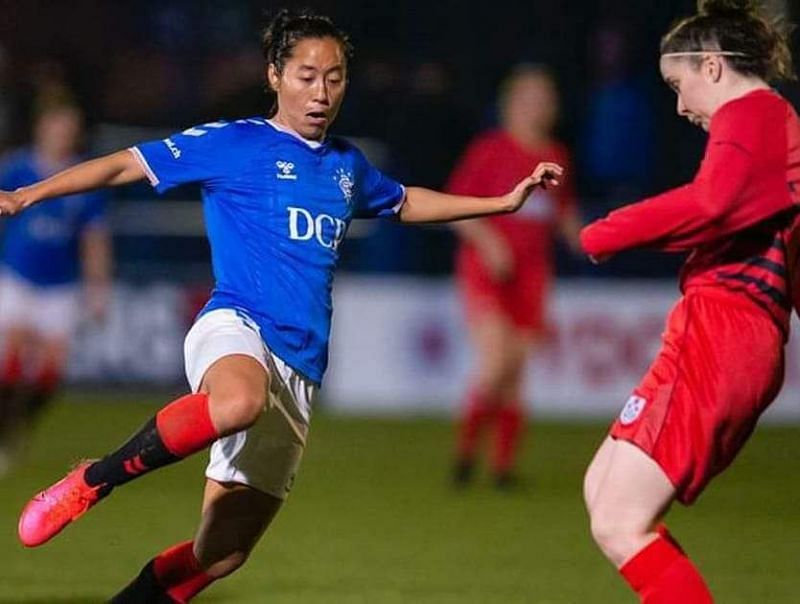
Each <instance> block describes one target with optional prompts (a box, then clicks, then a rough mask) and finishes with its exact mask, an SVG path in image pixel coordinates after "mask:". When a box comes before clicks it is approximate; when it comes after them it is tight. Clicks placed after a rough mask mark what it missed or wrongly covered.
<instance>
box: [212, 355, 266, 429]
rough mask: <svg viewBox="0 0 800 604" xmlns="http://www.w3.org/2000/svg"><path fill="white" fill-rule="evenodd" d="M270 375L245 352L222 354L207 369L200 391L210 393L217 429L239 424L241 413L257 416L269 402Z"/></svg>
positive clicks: (213, 419)
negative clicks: (267, 399) (267, 400)
mask: <svg viewBox="0 0 800 604" xmlns="http://www.w3.org/2000/svg"><path fill="white" fill-rule="evenodd" d="M269 381H270V375H269V372H268V371H267V369H266V368H265V367H264V365H263V364H261V363H260V362H259V361H258V360H256V359H255V358H253V357H252V356H249V355H246V354H229V355H226V356H223V357H221V358H219V359H217V360H216V361H214V363H213V364H212V365H211V366H210V367H209V368H208V370H207V371H206V372H205V374H204V375H203V379H202V381H201V383H200V388H199V390H200V392H203V393H205V394H208V400H209V410H210V413H211V421H212V422H213V423H214V426H216V427H217V428H218V429H222V430H223V431H224V430H225V427H227V426H231V427H233V426H236V425H238V424H241V423H250V422H248V421H243V420H242V416H247V417H251V418H254V417H256V416H257V415H258V414H259V413H260V410H261V409H263V408H264V405H265V404H266V397H267V393H268V392H269Z"/></svg>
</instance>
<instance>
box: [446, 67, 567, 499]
mask: <svg viewBox="0 0 800 604" xmlns="http://www.w3.org/2000/svg"><path fill="white" fill-rule="evenodd" d="M499 110H500V121H501V127H500V128H498V129H497V130H492V131H489V132H486V133H484V134H481V135H480V136H478V137H477V138H476V139H475V140H474V141H473V142H472V143H471V144H470V145H469V147H468V148H467V150H466V152H465V154H464V156H463V157H462V158H461V160H460V162H459V163H458V165H457V166H456V168H455V170H454V172H453V174H452V176H451V178H450V182H449V186H448V188H449V190H450V192H452V193H457V194H460V195H497V194H498V193H499V192H500V191H504V190H506V189H507V188H508V187H509V186H510V185H511V184H512V183H514V182H517V180H519V178H520V176H521V175H523V174H525V173H527V172H528V171H529V169H530V166H532V165H536V163H538V162H540V161H553V162H556V163H558V164H560V165H562V166H568V165H569V156H568V152H567V150H566V148H565V147H564V145H562V144H561V143H559V142H558V141H556V140H555V139H554V138H553V128H554V126H555V123H556V119H557V117H558V94H557V90H556V85H555V82H554V81H553V78H552V76H551V75H550V73H549V72H548V71H547V70H546V69H544V68H542V67H538V66H534V65H520V66H518V67H516V68H515V69H514V70H513V71H512V72H511V74H510V75H509V77H508V78H507V79H506V81H505V82H504V83H503V85H502V86H501V89H500V95H499ZM455 228H456V230H457V232H458V234H459V237H460V240H461V245H460V247H459V250H458V253H457V259H456V272H457V279H458V283H459V288H460V291H461V294H462V297H463V299H464V304H465V307H466V314H467V324H468V328H469V332H470V337H471V340H472V342H473V345H474V347H475V351H476V359H475V369H474V371H473V376H474V378H473V382H472V384H471V387H470V391H469V394H468V396H467V400H466V401H465V404H464V414H463V417H462V418H461V425H460V429H459V432H460V433H459V437H458V444H457V460H456V465H455V470H454V480H455V484H456V485H465V484H466V483H468V482H469V481H470V480H471V478H472V475H473V473H474V468H475V464H476V458H477V455H478V447H479V445H480V437H481V435H482V433H483V432H484V431H485V429H489V428H495V443H494V455H493V459H492V472H493V475H494V479H495V483H496V485H497V486H498V487H501V488H503V487H507V486H511V485H513V484H514V483H515V474H514V465H515V454H516V451H517V447H518V444H519V440H520V438H521V435H522V430H523V425H524V422H525V416H524V409H525V403H524V401H523V392H522V390H523V375H524V370H525V363H526V360H527V359H528V356H529V354H531V352H532V351H534V350H535V349H536V346H537V344H538V343H540V341H541V339H542V336H543V335H544V333H545V330H546V323H547V317H546V315H547V313H546V301H547V296H548V293H549V289H550V282H551V279H552V273H553V260H552V255H553V242H552V239H553V234H554V231H559V232H560V233H561V234H562V235H563V236H564V237H565V239H566V241H567V243H568V244H569V245H570V246H571V247H573V249H576V250H577V249H578V247H579V245H578V233H579V231H580V221H579V219H578V215H577V212H576V209H575V200H574V195H573V192H572V188H571V187H570V186H569V181H567V183H566V185H562V186H561V187H559V188H558V190H557V191H548V190H542V189H540V190H537V191H535V192H534V193H532V195H531V198H530V199H529V200H528V202H527V203H526V205H525V206H524V208H523V209H522V210H521V211H520V212H518V213H517V214H515V215H513V216H511V215H507V216H493V217H490V218H482V219H479V220H471V221H467V222H462V223H459V224H458V225H455Z"/></svg>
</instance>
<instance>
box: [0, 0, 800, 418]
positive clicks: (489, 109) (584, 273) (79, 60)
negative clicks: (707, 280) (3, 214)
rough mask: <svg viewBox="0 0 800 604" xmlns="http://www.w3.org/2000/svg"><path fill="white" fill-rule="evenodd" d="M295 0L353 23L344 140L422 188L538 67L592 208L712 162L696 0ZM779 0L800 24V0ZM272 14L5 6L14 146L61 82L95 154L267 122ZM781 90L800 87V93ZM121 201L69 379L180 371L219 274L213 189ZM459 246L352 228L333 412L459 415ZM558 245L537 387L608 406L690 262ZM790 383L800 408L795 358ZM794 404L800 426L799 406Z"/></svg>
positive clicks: (602, 410)
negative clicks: (680, 27)
mask: <svg viewBox="0 0 800 604" xmlns="http://www.w3.org/2000/svg"><path fill="white" fill-rule="evenodd" d="M283 4H284V5H286V6H290V7H291V6H295V7H299V6H311V7H313V8H315V9H317V10H318V11H320V12H323V13H326V14H329V15H331V16H332V17H333V18H334V20H335V21H336V22H337V23H338V24H339V25H340V26H341V27H342V28H343V29H345V30H346V31H348V32H349V33H350V34H351V36H352V41H353V43H354V45H355V48H356V54H355V60H354V62H353V64H352V68H351V72H350V78H351V82H350V88H349V91H348V95H347V98H346V101H345V104H344V108H343V110H342V112H341V114H340V116H339V118H338V121H337V122H336V123H335V124H334V128H333V132H334V133H335V134H339V135H343V136H347V137H351V138H352V139H354V140H355V141H356V142H357V143H358V144H359V145H360V146H362V148H363V149H364V150H365V151H366V152H367V154H368V155H369V156H370V158H371V159H372V160H373V161H374V162H375V163H376V164H377V165H379V166H380V167H381V168H382V169H383V170H384V171H386V172H387V173H388V174H390V175H392V176H393V177H395V178H397V179H398V180H400V181H401V182H403V183H405V184H409V185H423V186H428V187H434V188H442V187H444V186H445V185H446V183H447V181H448V177H449V175H450V174H451V171H452V169H453V167H454V165H455V164H456V162H457V161H458V159H459V157H460V156H461V154H462V153H463V151H464V149H465V147H466V145H467V143H468V142H469V141H470V140H471V139H472V138H473V137H474V136H475V135H477V134H478V133H480V132H482V131H484V130H486V129H489V128H493V127H496V126H497V124H498V112H497V90H498V85H499V84H500V82H501V81H502V80H503V78H504V77H505V76H506V75H507V74H508V73H509V71H510V70H511V68H512V67H513V66H514V65H516V64H519V63H521V62H522V63H529V64H533V65H536V66H544V67H547V68H548V69H549V70H550V71H551V73H552V74H554V76H555V79H556V84H557V87H558V91H559V92H558V99H559V100H558V101H557V104H558V106H557V125H556V136H557V138H558V139H560V140H561V141H563V143H565V145H566V147H567V149H568V151H569V154H570V156H571V166H572V167H571V176H572V184H573V185H574V188H575V191H576V200H577V207H578V209H579V213H580V216H581V219H582V220H583V221H584V222H587V221H590V220H592V219H594V218H597V217H598V216H601V215H603V214H605V213H606V212H608V211H609V210H610V209H612V208H614V207H616V206H618V205H621V204H624V203H628V202H631V201H634V200H636V199H639V198H641V197H642V196H646V195H648V194H652V193H655V192H658V191H662V190H664V189H666V188H668V187H671V186H675V185H677V184H679V183H682V182H684V181H687V180H689V179H690V178H691V177H692V175H693V172H694V170H695V169H696V167H697V165H698V161H699V158H700V157H701V155H702V151H703V144H704V135H703V133H701V132H699V131H697V129H695V128H693V127H691V126H690V125H689V124H688V123H686V122H685V120H681V119H679V118H678V117H677V116H676V115H675V111H674V103H675V99H674V94H673V93H672V92H671V91H669V90H668V88H667V87H666V86H665V85H664V84H663V83H662V82H661V80H660V76H659V72H658V68H657V57H658V42H659V39H660V36H661V35H662V34H663V33H664V32H665V31H666V30H667V29H668V26H669V25H670V24H671V23H672V22H673V21H674V20H675V19H676V18H678V17H680V16H682V15H686V14H689V13H691V12H692V11H693V9H694V7H695V2H694V1H693V0H659V1H658V2H639V1H634V0H593V1H589V0H586V1H579V0H570V1H566V2H565V1H562V0H558V1H556V0H539V1H537V2H506V1H503V0H500V1H499V2H491V3H483V2H476V3H469V4H464V3H463V2H456V1H455V0H443V1H441V2H423V1H422V0H409V1H407V2H402V3H395V4H394V5H393V6H392V7H391V10H389V9H388V8H387V7H386V6H385V5H384V4H383V3H379V2H378V3H376V2H367V1H361V0H350V1H348V2H342V1H336V2H334V1H315V2H303V3H294V2H285V3H283ZM768 4H770V5H771V6H772V8H773V10H774V11H776V13H778V14H783V15H785V16H787V17H791V18H794V19H795V20H798V19H800V14H798V13H800V6H798V3H796V2H788V1H781V0H775V1H772V2H769V3H768ZM269 8H270V6H268V5H267V6H265V4H264V3H263V2H255V1H253V2H250V1H246V0H240V1H235V2H234V1H226V2H222V1H216V2H215V1H210V0H209V1H203V2H198V1H194V0H158V1H155V0H153V1H150V0H137V1H136V2H133V1H128V0H118V1H115V2H100V1H91V0H74V1H73V2H69V3H62V2H49V1H46V0H28V1H25V2H21V1H19V0H1V1H0V14H1V15H2V19H0V153H2V154H6V155H11V154H12V153H13V152H14V150H15V149H17V148H18V147H19V146H21V145H25V144H27V143H28V142H29V141H30V138H31V124H32V119H33V117H32V116H33V111H34V108H35V103H34V102H33V100H34V99H36V98H38V97H40V96H41V95H43V94H45V93H46V91H47V90H48V89H51V90H52V89H54V88H55V89H57V88H58V87H61V86H63V87H66V88H67V89H68V90H69V91H70V94H72V95H74V98H75V100H76V102H77V103H78V104H79V105H80V106H81V107H82V108H83V109H84V112H85V116H86V121H87V136H86V140H85V142H86V153H87V154H88V155H90V156H91V155H96V154H101V153H106V152H109V151H112V150H116V149H119V148H124V147H126V146H128V145H130V144H132V143H135V142H138V141H142V140H147V139H153V138H160V137H163V136H165V135H167V134H168V133H170V132H172V131H174V130H179V129H184V128H186V127H188V126H190V125H193V124H196V123H202V122H205V121H211V120H217V119H221V118H233V117H242V116H250V115H258V114H263V113H264V112H265V109H266V108H267V103H268V101H267V100H266V97H265V95H264V92H263V84H262V72H263V67H264V66H263V62H262V57H261V55H260V39H259V32H260V29H261V27H262V26H263V24H264V22H265V20H264V12H265V9H269ZM796 37H797V36H796V35H795V38H796ZM795 48H800V44H798V43H797V42H795ZM781 90H782V92H784V93H785V94H786V95H787V96H788V97H789V98H790V99H792V100H793V101H795V102H796V101H797V100H798V99H800V93H799V92H798V88H797V86H795V85H790V86H788V87H784V88H782V89H781ZM112 195H113V201H112V202H111V203H110V204H109V212H110V217H111V227H112V235H113V244H114V265H115V269H114V280H115V287H114V293H113V303H112V305H111V309H110V312H109V313H108V316H107V317H106V320H105V321H104V322H103V323H102V324H100V323H97V322H92V321H87V322H86V323H85V325H83V326H82V329H81V330H80V332H79V335H78V340H77V342H76V344H75V345H74V346H73V347H72V352H71V356H70V362H69V369H68V377H69V380H70V381H71V382H72V383H83V384H96V383H104V384H117V385H129V386H141V385H148V384H150V385H176V384H180V383H181V380H182V379H183V378H182V355H181V342H182V337H183V334H184V333H185V330H186V328H187V326H188V325H189V324H190V321H191V319H192V317H193V316H194V314H195V313H196V311H197V310H198V309H199V308H200V307H201V305H202V304H203V302H204V300H205V297H206V295H207V293H208V288H209V286H210V270H209V257H208V246H207V244H206V241H205V239H204V236H203V226H202V215H201V209H200V205H199V204H198V203H197V202H196V200H197V198H198V192H197V191H196V190H193V189H191V188H186V189H181V190H178V191H175V192H171V193H170V194H169V195H168V196H167V197H166V199H158V200H157V199H156V198H155V196H154V194H153V193H152V191H151V190H150V188H149V187H148V186H146V185H141V186H135V187H128V188H125V189H121V190H116V191H113V193H112ZM455 245H456V236H455V235H454V232H453V231H452V230H451V229H449V228H445V227H429V228H408V227H401V226H398V225H396V224H392V223H390V222H386V221H371V222H365V223H363V224H354V225H353V228H352V229H351V233H350V237H349V240H348V241H347V242H346V244H345V246H344V247H343V250H342V262H341V271H340V274H339V280H338V283H337V290H338V291H337V304H336V314H335V319H334V331H335V333H334V340H333V349H332V355H331V359H332V368H331V372H330V375H329V378H328V381H327V383H326V388H325V395H324V402H323V404H327V405H330V406H332V407H339V408H343V409H344V408H347V409H356V410H367V411H386V410H401V411H403V410H409V411H424V410H434V411H447V410H451V409H452V408H454V406H455V404H456V401H457V400H458V399H459V398H460V396H461V395H462V392H463V389H464V385H465V383H466V378H467V372H468V371H469V369H468V367H469V355H470V352H469V349H468V347H467V346H466V345H465V341H464V340H465V336H464V335H463V334H464V321H465V320H466V319H465V317H464V316H463V313H462V310H461V306H460V304H459V303H458V300H457V296H456V293H455V291H454V285H453V280H452V274H453V256H454V249H455ZM556 246H557V247H556V253H555V254H554V260H555V266H556V275H557V282H556V283H557V284H556V286H555V289H554V292H553V297H552V300H551V304H550V307H549V308H550V310H549V322H550V329H549V332H548V338H547V341H546V345H545V346H544V348H543V350H542V353H541V354H540V355H538V356H537V359H536V362H535V363H534V364H533V365H532V367H531V370H530V371H531V374H530V377H531V379H529V380H528V381H527V386H526V388H528V390H529V393H530V396H529V398H530V400H531V403H532V405H533V406H534V407H535V408H539V409H541V410H542V411H543V412H545V413H551V412H552V413H570V414H571V413H579V414H580V413H583V414H593V415H597V416H600V417H605V416H607V415H608V413H609V412H613V410H615V409H617V408H618V407H619V406H620V404H621V403H622V402H624V400H625V398H626V394H627V392H628V390H629V389H630V387H631V386H632V385H633V384H635V383H636V380H637V379H638V377H639V376H640V374H641V372H642V370H643V369H644V368H645V367H646V364H647V362H648V360H649V359H650V358H651V357H652V354H653V352H654V350H655V348H656V346H657V344H658V334H659V332H660V329H661V325H662V322H663V317H664V312H665V310H666V309H667V308H668V307H669V305H670V304H671V302H672V301H673V299H674V298H675V297H676V295H677V291H676V285H675V284H676V270H677V267H678V266H679V265H680V263H681V261H682V258H680V257H677V256H674V255H670V256H667V255H657V254H651V253H630V254H624V255H623V256H622V257H620V258H618V259H615V260H613V261H612V262H610V263H608V264H606V265H603V266H600V267H596V266H592V265H590V264H589V263H588V262H586V261H585V260H584V259H582V258H580V257H578V256H576V255H575V254H573V253H572V252H571V251H570V250H569V248H568V246H566V245H564V244H563V243H561V242H560V241H556ZM409 292H413V295H408V293H409ZM797 366H798V364H797V363H794V364H793V365H792V367H793V368H794V367H797ZM789 385H790V389H789V392H791V395H792V398H793V400H794V401H796V400H797V396H796V395H797V394H800V378H799V377H798V376H797V375H796V371H794V369H793V371H792V372H791V375H790V379H789ZM780 408H781V413H785V414H786V417H788V416H793V417H795V418H800V405H798V403H796V402H794V403H791V404H786V405H783V406H781V407H780Z"/></svg>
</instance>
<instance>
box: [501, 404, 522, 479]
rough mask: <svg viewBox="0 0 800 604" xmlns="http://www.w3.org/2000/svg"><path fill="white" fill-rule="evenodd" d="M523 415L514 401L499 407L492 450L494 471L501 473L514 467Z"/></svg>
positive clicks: (520, 436)
mask: <svg viewBox="0 0 800 604" xmlns="http://www.w3.org/2000/svg"><path fill="white" fill-rule="evenodd" d="M524 423H525V416H524V414H523V412H522V408H521V407H520V406H519V405H518V404H515V403H511V404H506V405H503V406H502V407H500V409H499V410H498V412H497V435H496V440H495V450H494V471H495V473H497V474H503V473H506V472H508V471H509V470H511V468H513V467H514V462H515V461H516V454H517V449H518V445H519V441H520V439H521V438H522V428H523V426H524Z"/></svg>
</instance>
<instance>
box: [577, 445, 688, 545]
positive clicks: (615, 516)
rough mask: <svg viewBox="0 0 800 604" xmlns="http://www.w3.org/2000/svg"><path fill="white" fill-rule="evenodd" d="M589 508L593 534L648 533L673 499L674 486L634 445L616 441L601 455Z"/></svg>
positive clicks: (654, 463) (657, 466) (655, 464)
mask: <svg viewBox="0 0 800 604" xmlns="http://www.w3.org/2000/svg"><path fill="white" fill-rule="evenodd" d="M603 457H606V459H603V458H601V459H600V460H599V463H600V464H604V465H606V466H607V467H606V468H605V472H602V465H600V466H599V467H598V472H600V474H599V476H598V480H597V485H596V488H595V489H594V497H593V500H592V507H591V512H590V514H591V519H592V528H593V531H598V532H599V533H600V534H601V536H603V535H608V534H610V533H625V534H633V533H635V534H640V533H646V532H649V531H650V530H651V529H652V527H653V526H654V524H655V523H656V522H657V521H658V519H659V518H661V516H663V514H664V513H665V512H666V511H667V509H668V508H669V506H670V504H671V503H672V501H673V500H674V499H675V494H676V491H675V487H674V486H673V484H672V483H671V482H670V480H669V478H667V475H666V473H665V472H664V470H662V469H661V467H660V466H659V465H658V464H657V463H656V462H655V461H654V460H653V459H652V458H651V457H649V456H648V455H647V454H646V453H645V452H644V451H642V450H641V449H640V448H638V447H637V446H635V445H633V444H631V443H629V442H627V441H624V440H616V441H614V443H613V445H612V446H611V447H610V449H607V450H606V451H604V452H603Z"/></svg>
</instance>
